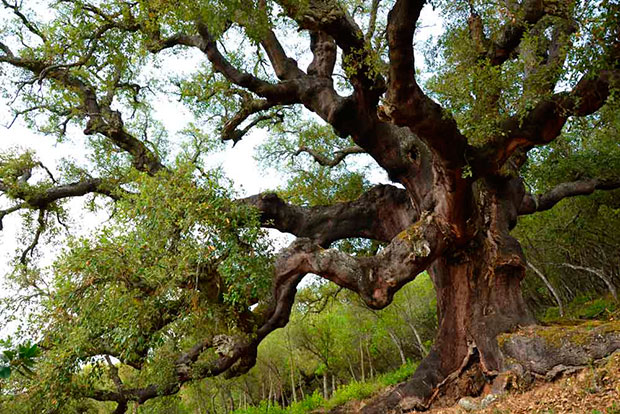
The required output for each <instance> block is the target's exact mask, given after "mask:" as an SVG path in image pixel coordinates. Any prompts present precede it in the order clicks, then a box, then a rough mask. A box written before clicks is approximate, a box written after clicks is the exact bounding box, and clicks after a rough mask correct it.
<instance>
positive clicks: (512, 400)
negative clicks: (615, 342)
mask: <svg viewBox="0 0 620 414" xmlns="http://www.w3.org/2000/svg"><path fill="white" fill-rule="evenodd" d="M476 400H477V401H479V400H480V399H476ZM467 412H474V413H477V414H526V413H527V414H568V413H571V414H573V413H574V414H620V352H616V353H615V354H614V355H612V356H611V357H610V358H609V360H608V361H607V362H606V363H604V364H602V365H601V366H593V367H589V368H585V369H583V370H582V371H580V372H578V373H576V374H574V375H571V376H566V377H562V378H560V379H558V380H556V381H555V382H551V383H539V384H536V385H535V386H534V387H533V388H531V389H529V390H527V391H525V392H518V391H517V392H510V393H506V394H504V395H502V396H500V397H499V398H498V400H497V401H496V402H494V403H493V404H491V405H490V406H489V407H487V408H485V409H481V410H475V411H466V410H465V409H463V408H461V407H459V406H455V407H452V408H437V409H433V410H430V411H426V413H427V414H430V413H432V414H463V413H467Z"/></svg>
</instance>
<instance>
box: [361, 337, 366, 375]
mask: <svg viewBox="0 0 620 414" xmlns="http://www.w3.org/2000/svg"><path fill="white" fill-rule="evenodd" d="M360 366H361V368H362V382H364V381H366V376H365V374H364V349H363V348H362V340H361V339H360Z"/></svg>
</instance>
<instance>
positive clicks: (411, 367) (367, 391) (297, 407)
mask: <svg viewBox="0 0 620 414" xmlns="http://www.w3.org/2000/svg"><path fill="white" fill-rule="evenodd" d="M417 367H418V362H412V361H409V362H407V363H406V364H405V365H402V366H401V367H400V368H398V369H397V370H395V371H391V372H387V373H385V374H381V375H378V376H376V377H375V378H373V379H370V380H368V381H365V382H358V381H353V382H350V383H348V384H346V385H341V386H340V387H338V388H337V389H336V391H334V393H333V394H332V396H331V398H329V399H328V400H325V399H324V398H323V397H322V396H321V394H320V393H319V391H314V393H313V394H312V395H309V396H307V397H306V398H305V399H303V400H302V401H299V402H296V403H293V404H291V405H289V406H288V407H284V408H283V407H280V406H279V405H277V404H276V405H273V404H272V405H268V404H267V402H266V401H262V402H261V404H260V405H258V406H254V407H249V408H247V409H245V410H243V409H240V410H236V411H234V414H307V413H310V412H312V411H314V410H318V409H320V408H324V409H327V410H331V409H333V408H335V407H338V406H340V405H343V404H346V403H348V402H350V401H359V400H363V399H365V398H368V397H370V396H371V395H373V394H375V393H376V392H379V391H380V390H382V389H383V388H385V387H387V386H390V385H394V384H398V383H399V382H403V381H405V380H406V379H407V378H409V377H410V376H411V375H412V374H413V373H414V371H415V370H416V368H417Z"/></svg>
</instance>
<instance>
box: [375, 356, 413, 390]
mask: <svg viewBox="0 0 620 414" xmlns="http://www.w3.org/2000/svg"><path fill="white" fill-rule="evenodd" d="M418 365H419V363H418V362H414V361H411V360H409V361H407V363H406V364H404V365H401V366H400V367H399V368H398V369H397V370H396V371H392V372H387V373H385V374H383V375H381V376H380V377H379V378H380V381H381V384H382V385H384V386H388V385H394V384H398V383H399V382H403V381H405V380H407V379H408V378H409V377H410V376H412V375H413V373H414V372H415V370H416V369H417V368H418Z"/></svg>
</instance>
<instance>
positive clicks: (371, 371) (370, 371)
mask: <svg viewBox="0 0 620 414" xmlns="http://www.w3.org/2000/svg"><path fill="white" fill-rule="evenodd" d="M366 355H368V375H369V377H370V378H374V377H375V369H374V366H373V365H372V355H370V346H369V345H368V342H366Z"/></svg>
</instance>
